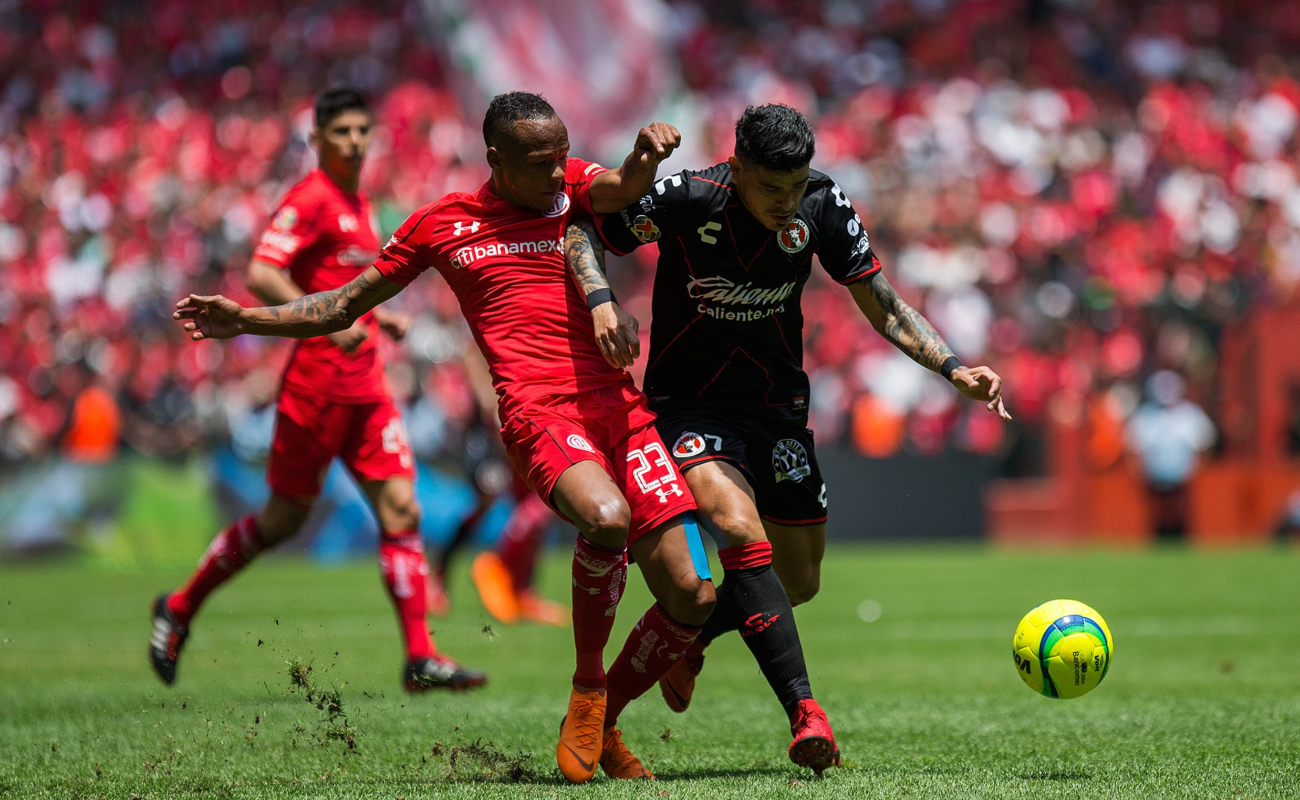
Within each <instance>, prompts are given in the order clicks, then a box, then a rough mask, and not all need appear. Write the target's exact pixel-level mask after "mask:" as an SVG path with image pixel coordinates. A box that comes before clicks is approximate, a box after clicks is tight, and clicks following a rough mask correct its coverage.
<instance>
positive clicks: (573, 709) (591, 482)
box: [174, 92, 714, 783]
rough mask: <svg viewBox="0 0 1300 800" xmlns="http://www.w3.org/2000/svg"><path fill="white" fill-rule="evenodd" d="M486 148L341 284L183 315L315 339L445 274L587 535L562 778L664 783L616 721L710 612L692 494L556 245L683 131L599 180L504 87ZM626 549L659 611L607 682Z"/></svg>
mask: <svg viewBox="0 0 1300 800" xmlns="http://www.w3.org/2000/svg"><path fill="white" fill-rule="evenodd" d="M483 138H484V141H485V143H486V144H487V160H488V164H489V165H490V166H491V168H492V177H491V178H490V179H489V180H488V182H487V183H486V184H484V185H483V186H482V188H480V189H479V190H478V191H477V192H474V193H464V192H454V193H452V194H449V195H447V196H446V197H444V198H443V199H441V200H438V201H436V202H434V203H430V204H429V205H427V206H424V207H423V208H420V209H418V210H417V211H416V212H415V213H414V214H412V215H411V216H410V217H409V218H408V219H407V221H406V222H405V223H403V224H402V226H401V227H399V228H398V230H397V232H396V233H395V234H394V235H393V237H392V238H391V239H390V240H389V241H388V244H387V245H385V246H384V248H383V250H382V251H381V253H380V256H379V260H378V261H376V262H375V263H374V264H373V265H372V266H371V267H370V268H368V269H366V270H365V271H364V272H362V273H361V274H360V275H359V276H357V277H356V278H355V279H353V280H352V281H351V282H350V283H348V284H347V285H346V286H342V287H340V288H338V289H335V290H334V291H330V292H320V293H317V294H312V295H307V296H305V297H301V298H298V299H297V300H295V301H293V302H292V303H289V304H287V305H282V306H278V307H274V308H250V309H244V308H242V307H241V306H240V305H239V304H238V303H235V302H234V301H232V300H228V299H226V298H224V297H221V296H211V297H203V296H197V295H190V296H189V297H187V298H185V299H183V300H181V301H180V302H179V303H177V309H178V310H177V311H176V313H175V315H174V316H175V318H176V319H178V320H180V321H181V322H182V325H183V327H184V329H185V330H186V331H187V332H189V335H190V336H191V338H193V339H195V340H199V339H204V338H216V339H225V338H230V337H232V336H238V335H240V334H246V333H247V334H258V335H269V336H287V337H292V338H308V337H312V336H320V335H324V334H328V333H332V332H335V331H339V330H343V329H345V328H347V327H349V326H350V325H351V324H353V323H354V322H355V321H356V320H357V319H358V318H360V317H361V316H362V315H364V314H365V313H366V312H368V311H370V310H371V309H373V308H374V307H376V306H377V305H379V304H380V303H382V302H383V301H385V300H387V299H388V298H390V297H393V296H394V295H396V294H397V293H398V292H400V291H401V290H402V289H403V288H404V287H405V286H406V285H407V284H409V283H410V282H411V281H412V280H414V279H415V278H416V277H418V276H419V275H420V274H421V273H422V272H424V271H426V270H428V269H429V268H434V269H436V270H437V271H438V272H439V273H440V274H441V275H442V276H443V278H444V279H445V280H446V281H447V283H448V285H449V286H450V287H451V289H452V291H453V292H454V293H455V295H456V297H457V299H458V300H459V302H460V306H461V311H462V313H464V315H465V319H466V321H467V322H468V323H469V327H470V330H471V331H472V332H473V334H474V338H475V340H476V341H477V342H478V345H479V349H480V350H482V352H483V356H484V358H485V359H486V360H487V362H488V366H489V368H490V369H491V372H492V379H493V383H494V385H495V386H496V390H497V393H498V395H499V396H500V408H499V416H500V418H501V420H502V439H503V441H504V442H505V443H506V448H507V452H508V453H509V455H510V458H511V460H512V461H513V462H514V465H515V468H516V469H517V470H518V471H519V472H520V474H522V475H523V476H525V478H526V479H527V480H528V483H529V485H531V486H532V487H533V489H534V490H535V491H536V492H537V493H538V495H539V496H540V497H541V498H542V499H543V500H545V501H546V502H547V503H549V504H550V505H551V506H552V507H553V508H554V509H555V510H556V511H558V512H559V513H561V514H562V515H564V516H565V517H566V518H567V519H569V520H571V521H572V522H573V523H574V524H575V525H576V526H577V528H578V532H579V534H580V535H579V536H578V540H577V542H576V544H575V546H574V553H573V572H572V575H573V632H574V645H575V649H576V651H577V659H576V660H577V669H576V670H575V672H574V676H573V690H572V692H571V693H570V696H569V708H568V713H567V714H566V716H565V718H564V720H563V721H562V722H561V725H560V741H559V744H558V746H557V747H556V759H557V761H558V762H559V765H560V771H561V772H562V773H563V774H564V776H565V777H566V778H567V779H568V780H570V781H572V782H574V783H582V782H585V781H588V780H590V779H591V777H592V776H593V775H594V774H595V769H596V764H597V763H599V764H600V766H601V767H602V769H604V771H605V772H606V774H608V775H610V776H611V777H617V778H653V777H654V776H653V775H651V774H650V772H649V770H647V769H645V767H644V766H642V764H641V762H640V761H639V760H638V759H637V758H636V756H634V755H633V754H632V752H631V751H630V750H629V749H628V747H627V745H626V744H624V743H623V740H622V735H621V733H620V732H619V730H618V728H617V727H613V726H609V727H607V726H606V725H605V722H606V720H607V719H610V720H617V718H618V715H619V713H620V712H621V711H622V709H623V708H625V707H626V706H627V704H628V703H629V702H630V701H631V700H633V699H635V698H636V697H638V696H640V695H641V694H644V693H645V691H646V690H648V689H649V688H650V687H651V686H653V685H654V683H655V681H657V680H658V679H659V677H660V676H662V675H663V674H664V673H665V672H667V670H668V667H669V666H670V665H671V664H672V663H673V662H674V661H675V660H677V659H678V658H680V657H681V655H682V654H683V653H684V652H685V651H686V648H687V647H689V646H690V645H691V643H692V642H694V641H695V637H696V635H697V634H698V632H699V627H698V626H699V625H701V624H702V623H703V622H704V621H705V620H706V619H707V618H708V616H709V612H710V611H711V610H712V609H713V604H714V591H713V584H712V582H711V580H710V579H709V577H708V564H707V561H706V562H704V563H703V564H701V562H700V560H699V558H698V554H701V553H702V550H701V549H700V547H699V543H698V531H695V530H693V529H694V527H695V526H694V522H693V518H691V517H690V516H689V515H690V513H691V512H693V511H694V509H695V503H694V500H693V499H692V498H691V495H690V491H689V489H687V488H686V484H685V481H683V480H682V477H681V474H680V473H679V472H678V471H677V468H676V467H675V466H674V465H673V462H672V460H671V459H670V458H669V457H668V454H667V451H666V449H665V447H664V445H663V442H662V441H661V440H660V438H659V435H658V434H657V433H656V432H655V428H654V425H653V421H654V415H653V414H651V413H650V412H649V410H648V409H647V408H646V403H645V396H644V395H643V394H641V392H640V391H638V390H637V388H636V385H635V384H634V383H633V381H632V379H631V377H630V376H629V375H628V374H627V373H626V372H624V371H623V370H621V369H617V368H614V367H612V366H610V364H608V363H607V362H606V361H605V359H604V357H603V356H602V355H601V353H600V351H599V349H598V348H597V346H596V344H595V343H594V342H593V341H592V335H591V324H592V322H591V319H592V317H591V312H590V310H589V309H590V308H591V307H592V304H594V303H595V302H597V301H599V300H600V297H599V296H597V297H595V298H593V297H592V296H591V295H588V296H587V298H586V301H585V302H584V299H583V295H582V294H581V293H579V291H578V289H577V287H576V286H575V285H574V284H573V282H572V281H571V280H570V278H569V271H568V267H567V266H566V264H565V255H564V252H563V249H562V248H563V246H564V236H565V231H566V229H567V227H568V223H569V220H570V218H571V217H572V216H573V215H574V214H575V213H577V212H579V211H581V212H585V213H587V214H591V213H593V212H594V213H614V212H616V211H618V210H619V209H620V208H623V207H625V206H626V205H627V204H629V203H632V202H635V200H636V198H638V197H641V196H642V195H644V194H645V193H646V192H648V191H649V190H650V188H651V186H652V184H653V181H654V174H655V171H656V169H657V168H658V164H659V162H660V161H662V160H663V159H664V158H667V157H668V155H669V154H670V153H671V152H672V150H673V149H674V148H675V147H676V146H677V145H678V143H679V141H680V137H679V135H678V133H677V130H676V129H675V128H673V127H672V126H670V125H664V124H662V123H654V124H652V125H650V126H648V127H646V128H642V129H641V130H640V132H639V133H638V135H637V140H636V145H635V147H634V149H633V151H632V153H630V154H629V155H628V157H627V158H626V159H625V160H624V162H623V165H622V167H621V168H620V169H619V170H617V171H614V170H606V169H604V168H603V167H600V166H599V165H597V164H593V163H591V162H587V161H583V160H581V159H577V158H569V137H568V131H567V129H566V128H565V126H564V123H563V122H562V121H561V120H560V118H559V116H558V115H556V113H555V110H554V109H553V108H551V106H550V104H549V103H547V102H546V101H545V100H544V99H542V98H541V97H540V96H538V95H535V94H530V93H527V92H511V93H508V94H504V95H499V96H497V97H496V98H494V99H493V100H492V102H491V104H490V105H489V106H488V111H487V114H486V116H485V118H484V120H483ZM688 528H689V529H691V531H690V533H688ZM692 533H693V535H694V537H695V539H696V541H695V543H694V544H692V543H691V541H690V539H689V538H688V536H689V535H691V534H692ZM629 554H630V555H631V556H632V557H634V559H635V561H636V562H637V565H638V566H639V567H640V569H641V573H642V575H643V577H644V578H645V581H646V584H647V585H648V586H649V588H650V591H651V593H652V594H653V595H654V596H655V598H656V600H657V601H658V603H657V604H656V605H655V606H653V607H652V608H651V609H650V610H649V611H648V612H646V614H645V615H644V616H643V617H641V619H640V621H639V622H638V623H637V625H636V627H635V628H634V629H633V631H632V633H631V635H630V636H629V637H628V640H627V642H626V643H625V644H624V647H623V650H622V652H620V653H619V655H618V658H617V659H616V660H615V661H614V664H613V666H612V667H611V668H610V671H609V674H608V676H607V675H606V673H605V668H604V649H605V644H606V643H607V642H608V640H609V635H610V631H611V629H612V628H613V624H614V614H615V611H616V610H617V608H618V601H619V599H620V597H621V596H622V594H623V585H624V582H625V579H626V573H627V563H628V557H629Z"/></svg>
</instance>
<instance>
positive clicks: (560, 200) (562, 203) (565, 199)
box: [542, 190, 569, 217]
mask: <svg viewBox="0 0 1300 800" xmlns="http://www.w3.org/2000/svg"><path fill="white" fill-rule="evenodd" d="M568 210H569V193H568V192H566V191H564V190H561V191H560V193H559V194H557V195H556V196H555V204H554V205H552V206H551V210H550V211H547V212H546V213H545V214H543V215H542V216H543V217H561V216H564V213H565V212H566V211H568Z"/></svg>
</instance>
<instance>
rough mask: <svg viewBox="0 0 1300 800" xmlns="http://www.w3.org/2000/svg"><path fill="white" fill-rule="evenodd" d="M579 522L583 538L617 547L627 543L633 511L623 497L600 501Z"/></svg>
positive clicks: (586, 511)
mask: <svg viewBox="0 0 1300 800" xmlns="http://www.w3.org/2000/svg"><path fill="white" fill-rule="evenodd" d="M579 522H580V523H581V525H582V535H583V536H586V537H587V538H588V539H590V540H591V541H593V542H595V543H597V544H603V545H610V546H617V545H619V544H622V543H623V542H625V541H627V531H628V528H630V527H631V526H632V510H631V509H630V508H628V505H627V502H626V501H625V500H623V498H621V497H619V498H609V499H605V500H599V501H597V502H595V503H592V504H591V506H590V507H589V508H587V509H584V511H583V514H582V519H580V520H579Z"/></svg>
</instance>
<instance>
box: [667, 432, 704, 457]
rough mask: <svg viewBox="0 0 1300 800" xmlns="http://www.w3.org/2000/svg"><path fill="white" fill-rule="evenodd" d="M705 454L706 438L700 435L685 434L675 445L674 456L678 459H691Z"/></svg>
mask: <svg viewBox="0 0 1300 800" xmlns="http://www.w3.org/2000/svg"><path fill="white" fill-rule="evenodd" d="M703 452H704V437H703V436H701V435H699V434H698V433H689V432H687V433H683V434H682V435H681V436H680V437H678V439H677V444H675V445H673V455H675V456H677V457H678V458H690V457H691V456H698V455H699V454H700V453H703Z"/></svg>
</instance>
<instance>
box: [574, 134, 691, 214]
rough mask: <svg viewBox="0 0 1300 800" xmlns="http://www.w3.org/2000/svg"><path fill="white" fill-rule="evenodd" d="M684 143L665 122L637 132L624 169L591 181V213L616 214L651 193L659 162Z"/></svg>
mask: <svg viewBox="0 0 1300 800" xmlns="http://www.w3.org/2000/svg"><path fill="white" fill-rule="evenodd" d="M681 143H682V134H681V133H680V132H679V131H678V130H677V129H676V128H674V127H673V126H672V125H669V124H668V123H666V122H652V123H650V124H649V125H647V126H646V127H644V128H642V129H641V130H640V131H638V132H637V135H636V144H635V145H633V146H632V152H631V153H628V155H627V158H625V159H623V166H622V167H620V168H619V169H618V170H617V171H615V170H610V171H608V172H602V173H600V174H599V175H597V176H596V177H595V178H593V179H592V181H591V207H592V210H593V211H595V212H596V213H597V214H613V213H614V212H616V211H621V210H622V209H624V208H626V207H627V206H629V205H631V204H632V203H635V202H636V201H637V200H640V199H641V198H642V197H644V196H645V195H647V194H649V193H650V187H652V186H654V182H655V172H656V171H657V170H658V169H659V162H661V161H663V160H664V159H665V158H668V156H670V155H672V152H673V150H676V149H677V146H678V145H680V144H681Z"/></svg>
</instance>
